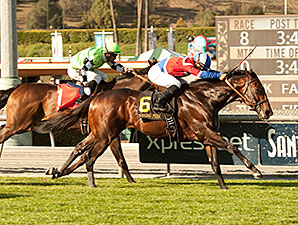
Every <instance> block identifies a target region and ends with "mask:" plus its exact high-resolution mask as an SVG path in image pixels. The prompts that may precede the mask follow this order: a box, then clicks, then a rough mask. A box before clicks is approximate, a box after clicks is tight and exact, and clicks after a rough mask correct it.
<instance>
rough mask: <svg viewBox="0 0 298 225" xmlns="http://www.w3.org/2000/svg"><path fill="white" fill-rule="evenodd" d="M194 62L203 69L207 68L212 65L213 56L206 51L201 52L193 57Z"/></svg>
mask: <svg viewBox="0 0 298 225" xmlns="http://www.w3.org/2000/svg"><path fill="white" fill-rule="evenodd" d="M193 62H194V63H195V64H196V65H197V66H198V67H199V68H201V69H204V70H207V69H210V66H211V58H210V56H209V55H208V54H206V53H205V52H199V53H197V54H196V55H195V56H194V57H193Z"/></svg>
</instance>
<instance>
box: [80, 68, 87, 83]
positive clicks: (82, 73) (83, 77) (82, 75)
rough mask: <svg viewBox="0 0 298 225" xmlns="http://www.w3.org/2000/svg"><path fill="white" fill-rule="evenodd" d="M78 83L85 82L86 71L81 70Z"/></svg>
mask: <svg viewBox="0 0 298 225" xmlns="http://www.w3.org/2000/svg"><path fill="white" fill-rule="evenodd" d="M80 82H81V83H83V82H87V71H86V70H81V76H80Z"/></svg>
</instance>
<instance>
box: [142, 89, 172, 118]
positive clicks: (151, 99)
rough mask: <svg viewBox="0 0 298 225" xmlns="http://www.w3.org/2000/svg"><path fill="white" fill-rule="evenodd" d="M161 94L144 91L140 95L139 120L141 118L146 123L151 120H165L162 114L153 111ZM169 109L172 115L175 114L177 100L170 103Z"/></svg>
mask: <svg viewBox="0 0 298 225" xmlns="http://www.w3.org/2000/svg"><path fill="white" fill-rule="evenodd" d="M159 95H160V92H155V91H144V92H142V93H141V94H140V96H139V100H138V118H141V119H142V120H143V121H144V122H145V121H150V120H165V119H164V117H163V116H162V115H161V113H160V112H158V111H155V110H154V109H153V104H154V103H155V102H156V101H157V98H158V96H159ZM169 109H170V111H171V113H169V114H171V115H173V114H174V111H175V110H174V109H175V98H173V99H172V101H171V102H170V106H169ZM165 114H168V113H167V112H166V113H165Z"/></svg>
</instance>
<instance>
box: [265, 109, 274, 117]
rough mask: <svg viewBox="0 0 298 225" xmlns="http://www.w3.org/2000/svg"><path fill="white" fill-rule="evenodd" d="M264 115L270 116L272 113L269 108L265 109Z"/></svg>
mask: <svg viewBox="0 0 298 225" xmlns="http://www.w3.org/2000/svg"><path fill="white" fill-rule="evenodd" d="M265 115H266V116H267V117H270V116H272V115H273V112H272V111H271V110H266V111H265Z"/></svg>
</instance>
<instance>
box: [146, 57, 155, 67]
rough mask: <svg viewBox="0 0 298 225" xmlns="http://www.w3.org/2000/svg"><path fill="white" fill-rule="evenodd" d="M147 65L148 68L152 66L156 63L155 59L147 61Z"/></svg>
mask: <svg viewBox="0 0 298 225" xmlns="http://www.w3.org/2000/svg"><path fill="white" fill-rule="evenodd" d="M148 63H149V65H150V66H153V65H154V64H156V63H157V59H156V58H155V57H153V58H152V59H151V60H148Z"/></svg>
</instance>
